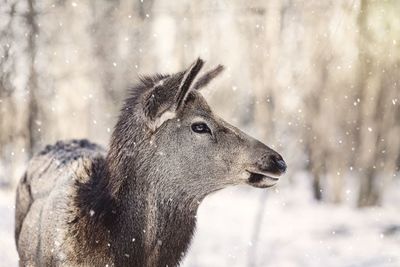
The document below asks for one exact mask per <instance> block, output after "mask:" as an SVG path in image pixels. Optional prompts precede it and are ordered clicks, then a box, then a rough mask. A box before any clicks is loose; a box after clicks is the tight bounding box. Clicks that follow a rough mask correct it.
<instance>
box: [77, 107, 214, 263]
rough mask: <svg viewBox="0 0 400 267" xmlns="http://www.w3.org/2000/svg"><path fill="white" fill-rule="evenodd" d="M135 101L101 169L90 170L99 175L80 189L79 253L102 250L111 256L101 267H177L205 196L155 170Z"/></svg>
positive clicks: (152, 148)
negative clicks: (112, 266)
mask: <svg viewBox="0 0 400 267" xmlns="http://www.w3.org/2000/svg"><path fill="white" fill-rule="evenodd" d="M133 101H134V100H133V99H128V101H127V104H126V105H125V107H124V109H123V111H122V113H121V115H120V119H119V122H118V123H117V125H116V128H115V131H114V133H113V136H112V140H111V144H110V150H109V152H108V155H107V157H106V159H105V161H104V162H101V163H99V164H101V165H102V168H99V167H98V166H97V167H94V168H92V170H96V169H101V170H102V171H100V172H99V173H92V174H91V176H92V179H91V181H90V183H89V184H84V185H80V187H79V191H78V209H79V210H80V214H81V222H82V223H81V224H79V225H80V226H79V227H81V228H80V229H78V230H77V232H78V234H77V236H78V243H79V246H80V248H81V251H84V252H83V253H98V252H106V254H108V255H109V257H108V259H104V261H102V262H101V264H104V263H105V264H110V263H111V264H112V263H114V264H115V265H116V266H176V265H178V264H179V262H180V260H181V259H182V257H183V255H184V253H185V252H186V250H187V248H188V246H189V243H190V240H191V237H192V235H193V231H194V228H195V224H196V212H197V208H198V205H199V203H200V201H201V200H202V199H203V198H204V197H205V195H206V194H207V193H206V192H197V193H196V194H192V193H190V191H189V192H188V191H187V190H185V188H184V187H182V186H180V185H176V184H174V183H173V182H172V181H174V179H165V178H166V177H163V175H165V174H163V173H162V172H160V171H158V169H155V166H153V165H154V163H152V159H153V158H154V154H155V153H156V151H157V149H156V146H153V145H152V133H151V132H150V131H149V129H148V128H147V127H146V125H145V124H144V122H143V121H142V119H141V118H140V116H137V115H136V114H137V112H135V111H134V109H133V107H135V105H134V104H132V102H133ZM136 106H137V105H136ZM140 129H142V130H143V131H141V130H140ZM132 130H134V132H132ZM167 178H168V177H167ZM82 248H86V249H87V250H88V251H85V250H83V249H82ZM108 260H112V262H107V261H108Z"/></svg>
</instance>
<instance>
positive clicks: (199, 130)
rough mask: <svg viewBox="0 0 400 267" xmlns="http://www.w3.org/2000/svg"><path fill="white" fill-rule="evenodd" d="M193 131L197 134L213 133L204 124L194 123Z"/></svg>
mask: <svg viewBox="0 0 400 267" xmlns="http://www.w3.org/2000/svg"><path fill="white" fill-rule="evenodd" d="M192 131H193V132H195V133H211V130H210V128H208V126H207V124H205V123H203V122H198V123H193V124H192Z"/></svg>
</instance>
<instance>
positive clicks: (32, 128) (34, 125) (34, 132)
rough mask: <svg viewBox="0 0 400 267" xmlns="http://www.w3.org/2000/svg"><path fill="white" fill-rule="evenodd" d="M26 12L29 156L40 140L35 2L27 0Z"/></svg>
mask: <svg viewBox="0 0 400 267" xmlns="http://www.w3.org/2000/svg"><path fill="white" fill-rule="evenodd" d="M27 3H28V12H27V13H26V22H27V26H28V35H27V36H28V56H29V78H28V85H27V92H28V111H29V114H28V127H27V128H28V149H27V153H28V154H29V156H32V154H33V153H34V151H35V148H36V147H37V145H38V144H37V143H38V141H39V139H40V128H38V125H39V124H40V122H39V121H38V117H39V110H38V99H37V89H38V77H37V71H36V66H35V64H36V54H37V43H36V38H37V35H38V33H39V27H38V25H37V21H36V20H37V18H36V16H37V12H36V10H35V0H27Z"/></svg>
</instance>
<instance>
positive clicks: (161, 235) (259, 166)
mask: <svg viewBox="0 0 400 267" xmlns="http://www.w3.org/2000/svg"><path fill="white" fill-rule="evenodd" d="M203 65H204V61H203V60H202V59H201V58H198V59H197V60H196V61H195V62H193V63H192V64H191V65H190V66H189V67H188V68H187V69H185V70H183V71H181V72H178V73H175V74H163V75H161V74H156V75H153V76H140V81H139V82H138V84H137V85H136V86H134V87H132V89H130V90H129V95H128V97H127V98H126V99H125V101H124V103H123V107H122V109H121V111H120V115H119V117H118V120H117V123H116V125H115V127H114V130H113V132H112V135H111V140H110V143H109V147H108V149H107V150H106V149H104V148H103V147H102V146H100V145H98V144H95V143H92V142H90V141H88V140H87V139H80V140H77V139H75V140H67V141H58V142H56V143H55V144H54V145H48V146H46V147H45V148H44V149H43V150H42V151H40V152H38V153H37V154H36V155H35V156H34V157H33V158H32V159H31V160H30V162H29V163H28V167H27V169H26V172H25V173H24V175H23V176H22V178H21V180H20V182H19V184H18V187H17V194H16V208H15V240H16V246H17V251H18V254H19V264H20V266H164V267H165V266H169V267H172V266H179V265H180V264H181V262H182V259H183V258H184V256H185V253H186V252H187V250H188V248H189V244H190V242H191V239H192V237H193V233H194V230H195V226H196V213H197V209H198V207H199V205H200V203H201V202H202V200H203V199H204V198H205V197H206V196H208V195H210V194H211V193H213V192H216V191H218V190H221V189H223V188H226V187H228V186H232V185H239V184H248V185H251V186H253V187H257V188H267V187H271V186H273V185H275V184H276V183H277V182H278V180H279V178H280V176H281V175H282V174H283V173H285V171H286V168H287V166H286V163H285V161H284V160H283V158H282V156H281V155H280V154H278V153H277V152H276V151H274V150H273V149H271V148H269V147H268V146H266V145H265V144H263V143H262V142H260V141H258V140H256V139H254V138H252V137H250V136H248V135H246V134H245V133H244V132H242V131H240V130H239V129H238V128H236V127H234V126H232V125H231V124H229V123H227V122H226V121H224V120H223V119H222V118H220V117H218V116H217V115H215V114H214V113H213V112H212V110H211V108H210V106H209V105H208V104H207V102H206V100H205V98H204V97H203V96H202V95H201V93H200V90H201V89H202V88H204V87H206V86H207V85H208V84H209V83H210V82H211V81H212V80H213V79H214V78H215V77H217V76H218V75H219V74H220V73H221V72H222V70H223V69H224V67H223V66H222V65H218V66H216V67H215V68H213V69H211V70H209V71H208V72H205V73H204V74H202V75H199V73H200V71H201V69H202V67H203Z"/></svg>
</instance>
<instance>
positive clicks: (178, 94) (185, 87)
mask: <svg viewBox="0 0 400 267" xmlns="http://www.w3.org/2000/svg"><path fill="white" fill-rule="evenodd" d="M203 64H204V61H203V60H201V59H200V58H199V59H197V60H196V61H195V62H194V63H193V64H192V65H191V66H190V67H189V68H188V69H187V70H186V71H184V72H183V73H182V72H181V73H179V74H177V75H180V77H182V75H183V77H182V78H180V79H179V80H180V83H179V87H178V88H177V89H175V90H173V91H171V89H170V88H166V87H165V84H168V83H169V82H168V79H174V77H179V76H176V75H174V76H171V77H166V78H165V79H162V80H159V81H158V82H157V83H155V84H154V85H153V86H154V87H153V89H152V90H151V91H150V93H149V94H148V95H147V96H146V99H145V101H144V107H143V108H144V115H145V117H146V119H147V122H148V125H149V127H150V128H151V129H152V130H153V131H155V130H156V129H157V128H158V127H160V126H161V125H162V124H163V123H164V122H165V121H167V120H169V119H172V118H174V117H175V116H176V113H177V112H178V111H179V110H180V109H181V108H182V107H183V105H184V103H185V100H186V98H187V96H188V95H189V93H190V90H191V89H192V88H193V86H192V84H193V81H194V80H195V78H196V76H197V74H198V73H199V71H200V69H201V68H202V67H203ZM164 82H165V83H164ZM175 88H176V87H175Z"/></svg>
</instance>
